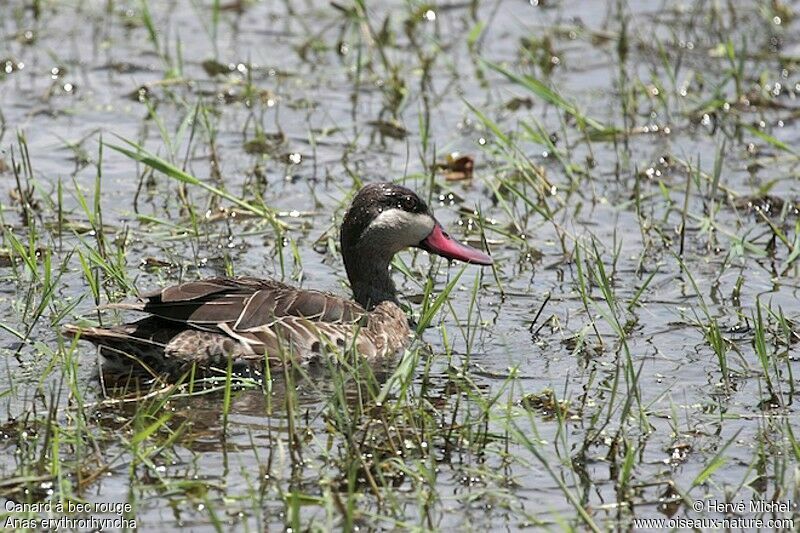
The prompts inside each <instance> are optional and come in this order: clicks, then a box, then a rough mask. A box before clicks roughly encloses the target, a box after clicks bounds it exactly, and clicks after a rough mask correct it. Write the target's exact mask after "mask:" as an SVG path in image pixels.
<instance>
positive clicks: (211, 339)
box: [65, 277, 410, 372]
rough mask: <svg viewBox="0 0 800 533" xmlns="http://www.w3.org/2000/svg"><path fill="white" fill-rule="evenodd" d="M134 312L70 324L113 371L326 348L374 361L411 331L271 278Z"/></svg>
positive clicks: (156, 299)
mask: <svg viewBox="0 0 800 533" xmlns="http://www.w3.org/2000/svg"><path fill="white" fill-rule="evenodd" d="M111 307H117V308H123V309H133V310H136V311H142V312H146V313H149V314H150V315H151V316H149V317H147V318H144V319H142V320H139V321H138V322H134V323H131V324H123V325H121V326H114V327H111V328H86V329H83V328H77V327H74V326H68V327H67V328H65V331H66V332H67V333H69V334H73V335H75V334H78V333H80V335H81V338H83V339H85V340H89V341H91V342H94V343H95V344H98V345H100V346H101V348H102V354H103V355H104V356H105V357H106V359H110V360H111V362H112V363H115V365H114V366H119V365H120V364H122V365H123V366H125V367H130V366H132V363H134V362H139V363H140V364H141V365H142V366H145V367H149V368H150V369H151V370H152V371H154V372H162V371H169V372H174V371H176V370H181V369H183V368H186V367H187V366H189V365H191V364H193V363H194V364H197V365H198V366H200V367H221V368H224V367H225V366H226V364H227V360H228V358H229V357H230V358H231V359H232V360H233V362H234V363H235V364H237V365H241V364H245V365H249V366H252V365H258V364H262V363H264V362H268V363H276V362H278V361H286V360H289V359H292V360H300V361H303V360H307V359H309V358H312V357H314V356H317V355H319V354H321V353H324V352H327V351H329V350H330V349H337V350H342V349H350V348H353V349H355V350H357V351H358V352H359V353H360V354H362V355H363V356H365V357H373V358H374V357H380V356H384V355H387V354H391V353H394V352H395V351H397V350H398V349H400V348H402V347H403V346H404V345H405V344H406V342H407V340H408V338H409V334H410V331H409V328H408V323H407V321H406V317H405V315H404V313H403V312H402V310H401V309H400V308H399V307H398V306H397V305H396V304H394V303H393V302H383V303H381V304H380V305H378V306H377V307H376V308H375V309H374V310H372V311H371V312H367V311H366V310H365V309H364V308H363V307H361V306H360V305H358V304H357V303H355V302H352V301H350V300H346V299H344V298H341V297H338V296H335V295H332V294H327V293H324V292H320V291H314V290H300V289H297V288H295V287H291V286H288V285H285V284H283V283H280V282H277V281H274V280H262V279H256V278H249V277H242V278H233V279H231V278H212V279H206V280H201V281H193V282H189V283H183V284H180V285H175V286H172V287H167V288H165V289H163V290H159V291H156V292H151V293H146V294H144V295H142V297H141V301H140V302H138V303H134V304H117V305H112V306H111Z"/></svg>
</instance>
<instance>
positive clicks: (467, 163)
mask: <svg viewBox="0 0 800 533" xmlns="http://www.w3.org/2000/svg"><path fill="white" fill-rule="evenodd" d="M436 168H438V169H439V170H440V171H442V172H444V179H446V180H447V181H461V180H469V179H472V170H473V169H474V168H475V160H474V159H473V158H472V156H471V155H460V154H459V153H458V152H453V153H452V154H448V155H447V159H446V160H445V161H444V162H442V163H437V165H436Z"/></svg>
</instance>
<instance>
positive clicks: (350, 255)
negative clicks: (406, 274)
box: [342, 247, 397, 310]
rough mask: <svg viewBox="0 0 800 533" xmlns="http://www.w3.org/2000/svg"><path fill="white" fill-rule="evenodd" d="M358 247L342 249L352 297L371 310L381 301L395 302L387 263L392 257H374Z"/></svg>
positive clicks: (394, 293)
mask: <svg viewBox="0 0 800 533" xmlns="http://www.w3.org/2000/svg"><path fill="white" fill-rule="evenodd" d="M369 252H370V251H368V250H361V249H359V247H356V248H353V249H348V250H343V254H342V255H343V259H344V268H345V270H346V271H347V279H348V280H350V287H351V288H352V289H353V298H354V299H355V301H356V302H358V303H359V304H360V305H361V306H363V307H364V309H367V310H372V309H374V308H375V306H377V305H378V304H380V303H381V302H385V301H391V302H395V303H397V289H395V286H394V281H392V275H391V273H390V272H389V264H390V263H391V261H392V257H391V256H389V257H380V256H379V257H376V256H375V255H373V254H371V253H369Z"/></svg>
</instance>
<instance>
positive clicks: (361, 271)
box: [63, 183, 493, 374]
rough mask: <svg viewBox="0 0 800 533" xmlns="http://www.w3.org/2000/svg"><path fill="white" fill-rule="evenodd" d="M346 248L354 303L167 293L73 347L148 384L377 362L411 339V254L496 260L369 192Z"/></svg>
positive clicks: (316, 296)
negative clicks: (163, 378) (402, 263)
mask: <svg viewBox="0 0 800 533" xmlns="http://www.w3.org/2000/svg"><path fill="white" fill-rule="evenodd" d="M339 236H340V239H339V240H340V247H341V255H342V259H343V262H344V268H345V272H346V274H347V279H348V281H349V282H350V288H351V289H352V293H353V298H352V300H351V299H347V298H343V297H341V296H337V295H334V294H331V293H327V292H322V291H318V290H312V289H301V288H297V287H294V286H290V285H287V284H284V283H281V282H279V281H275V280H273V279H259V278H255V277H246V276H245V277H236V278H224V277H214V278H207V279H201V280H197V281H189V282H186V283H181V284H178V285H173V286H169V287H166V288H163V289H158V290H155V291H152V292H146V293H143V294H141V295H140V296H139V299H138V301H135V302H121V303H116V304H108V305H107V306H105V307H110V308H115V309H124V310H132V311H138V312H142V313H145V314H147V316H146V317H144V318H142V319H139V320H137V321H135V322H131V323H126V324H121V325H116V326H111V327H82V326H79V325H74V324H68V325H66V326H65V327H64V329H63V331H64V333H65V334H66V335H67V336H68V337H73V338H77V339H78V340H84V341H89V342H91V343H93V344H95V345H96V346H98V347H99V349H100V354H101V355H102V356H103V361H104V362H105V363H106V364H107V365H108V369H111V370H121V369H130V368H131V367H133V366H137V365H138V366H139V367H140V368H141V369H144V370H146V371H147V372H149V373H151V374H164V373H167V374H170V373H172V374H176V373H180V372H185V371H187V369H190V368H192V367H193V366H194V368H195V370H209V369H217V370H220V369H222V370H225V369H226V368H227V365H228V364H229V362H230V363H231V364H232V365H233V366H234V368H236V369H241V368H253V367H254V366H255V367H257V366H259V365H263V364H265V363H266V364H268V365H271V366H272V365H276V364H278V363H281V362H286V361H288V360H295V361H300V362H303V361H308V360H311V359H313V358H315V357H319V356H321V355H322V354H324V353H329V352H330V351H331V350H339V351H340V352H341V351H344V350H354V351H355V352H357V353H358V354H359V356H361V357H364V358H368V359H377V358H382V357H386V356H389V355H392V354H395V353H397V352H398V351H400V350H401V349H403V348H404V347H406V346H407V345H408V343H409V342H410V340H411V339H412V337H413V335H412V330H411V328H410V326H409V320H408V318H407V316H406V313H405V311H403V309H402V307H401V306H400V302H399V300H398V295H397V289H396V287H395V284H394V281H393V280H392V275H391V269H390V264H391V262H392V258H393V257H394V255H395V254H396V253H398V252H400V251H401V250H404V249H406V248H420V249H422V250H425V251H427V252H428V253H431V254H435V255H439V256H442V257H444V258H446V259H448V260H456V261H462V262H465V263H471V264H476V265H483V266H489V265H492V264H493V260H492V257H491V256H490V255H488V254H486V253H485V252H482V251H480V250H478V249H476V248H473V247H471V246H468V245H466V244H462V243H460V242H459V241H457V240H456V239H454V238H453V237H451V236H450V235H449V234H448V233H447V232H446V231H445V230H444V229H443V227H442V225H441V224H440V223H439V221H438V220H437V219H436V218H435V217H434V215H433V213H432V211H431V209H430V208H429V207H428V205H427V204H426V203H425V202H424V201H423V200H422V199H421V198H420V197H419V196H418V195H417V194H416V193H414V191H412V190H411V189H408V188H406V187H404V186H402V185H398V184H395V183H371V184H368V185H365V186H364V187H362V188H361V189H360V190H359V191H358V192H357V193H356V195H355V196H354V198H353V200H352V202H351V204H350V206H349V208H348V209H347V211H346V213H345V215H344V218H343V220H342V224H341V228H340V233H339Z"/></svg>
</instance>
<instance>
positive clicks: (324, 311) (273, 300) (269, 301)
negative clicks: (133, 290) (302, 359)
mask: <svg viewBox="0 0 800 533" xmlns="http://www.w3.org/2000/svg"><path fill="white" fill-rule="evenodd" d="M142 299H143V300H144V303H143V305H142V308H141V310H142V311H145V312H148V313H151V314H152V315H154V316H158V317H160V318H164V319H166V320H171V321H175V322H183V323H186V324H188V325H191V326H194V327H198V328H201V329H206V328H208V329H217V328H218V327H219V326H220V325H221V324H225V325H226V326H227V328H230V329H231V330H234V331H246V330H249V329H253V328H257V327H260V326H268V325H270V324H273V323H274V322H275V321H276V320H280V319H282V318H285V317H298V318H306V319H310V320H314V321H317V322H321V323H331V324H352V323H354V322H357V321H358V320H359V319H361V317H363V316H365V315H366V312H365V311H364V309H363V308H362V307H361V306H359V305H358V304H356V303H354V302H351V301H348V300H345V299H344V298H340V297H338V296H334V295H332V294H326V293H323V292H319V291H312V290H300V289H296V288H294V287H290V286H288V285H285V284H283V283H279V282H277V281H273V280H262V279H256V278H247V277H242V278H233V279H231V278H211V279H205V280H200V281H192V282H189V283H183V284H180V285H174V286H172V287H167V288H165V289H163V290H160V291H157V292H152V293H146V294H143V295H142ZM227 328H226V329H227Z"/></svg>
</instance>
